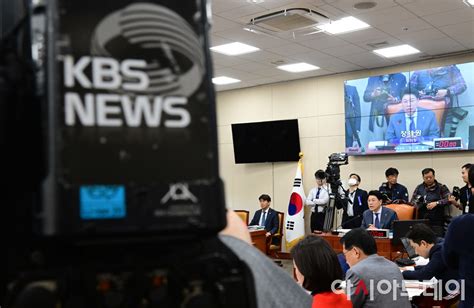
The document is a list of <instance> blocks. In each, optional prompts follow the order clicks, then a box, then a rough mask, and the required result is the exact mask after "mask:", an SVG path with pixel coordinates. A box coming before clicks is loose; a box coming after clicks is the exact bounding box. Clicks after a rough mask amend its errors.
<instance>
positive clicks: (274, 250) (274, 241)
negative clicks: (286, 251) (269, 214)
mask: <svg viewBox="0 0 474 308" xmlns="http://www.w3.org/2000/svg"><path fill="white" fill-rule="evenodd" d="M276 212H277V214H278V230H277V232H276V233H275V234H273V235H272V236H271V239H270V240H269V241H268V246H267V255H269V256H270V257H276V256H277V254H278V252H281V244H282V243H281V240H282V237H283V224H284V223H285V213H283V212H278V211H276Z"/></svg>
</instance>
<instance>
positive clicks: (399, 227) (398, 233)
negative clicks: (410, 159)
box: [392, 219, 430, 245]
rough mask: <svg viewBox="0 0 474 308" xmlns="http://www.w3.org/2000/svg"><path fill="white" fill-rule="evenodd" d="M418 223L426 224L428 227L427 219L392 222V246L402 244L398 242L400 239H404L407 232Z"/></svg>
mask: <svg viewBox="0 0 474 308" xmlns="http://www.w3.org/2000/svg"><path fill="white" fill-rule="evenodd" d="M420 223H423V224H426V225H428V226H429V225H430V221H429V220H428V219H411V220H395V221H394V222H393V238H392V244H395V245H399V244H403V243H402V242H401V241H400V238H402V237H406V235H407V233H408V231H410V230H411V229H412V228H413V226H414V225H416V224H420Z"/></svg>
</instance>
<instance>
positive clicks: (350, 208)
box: [347, 190, 356, 216]
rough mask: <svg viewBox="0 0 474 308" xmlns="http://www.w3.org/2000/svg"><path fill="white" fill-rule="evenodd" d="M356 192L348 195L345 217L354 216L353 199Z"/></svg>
mask: <svg viewBox="0 0 474 308" xmlns="http://www.w3.org/2000/svg"><path fill="white" fill-rule="evenodd" d="M355 194H356V190H354V191H353V192H350V193H349V200H350V202H347V216H354V198H355Z"/></svg>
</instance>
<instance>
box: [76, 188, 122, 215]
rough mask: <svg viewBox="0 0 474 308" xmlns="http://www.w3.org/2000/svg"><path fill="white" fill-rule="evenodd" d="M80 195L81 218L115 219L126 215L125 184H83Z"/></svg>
mask: <svg viewBox="0 0 474 308" xmlns="http://www.w3.org/2000/svg"><path fill="white" fill-rule="evenodd" d="M79 195H80V196H79V197H80V207H81V219H114V218H124V217H125V215H126V207H125V187H123V186H119V185H91V186H81V188H80V191H79Z"/></svg>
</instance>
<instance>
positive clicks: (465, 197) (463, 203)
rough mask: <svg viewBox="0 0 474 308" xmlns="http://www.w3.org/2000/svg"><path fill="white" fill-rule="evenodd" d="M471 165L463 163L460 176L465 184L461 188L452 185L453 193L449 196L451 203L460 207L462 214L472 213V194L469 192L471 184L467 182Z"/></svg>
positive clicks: (473, 207)
mask: <svg viewBox="0 0 474 308" xmlns="http://www.w3.org/2000/svg"><path fill="white" fill-rule="evenodd" d="M471 167H472V165H471V164H465V165H464V166H462V167H461V177H462V180H463V182H464V183H465V184H466V185H465V186H463V187H462V188H461V189H459V187H454V188H453V194H452V195H450V196H449V201H450V202H451V204H452V205H454V206H455V207H457V208H458V209H460V210H461V211H462V212H463V214H467V213H471V214H474V196H473V194H472V192H471V188H472V185H471V183H469V178H468V174H469V170H470V169H471Z"/></svg>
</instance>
